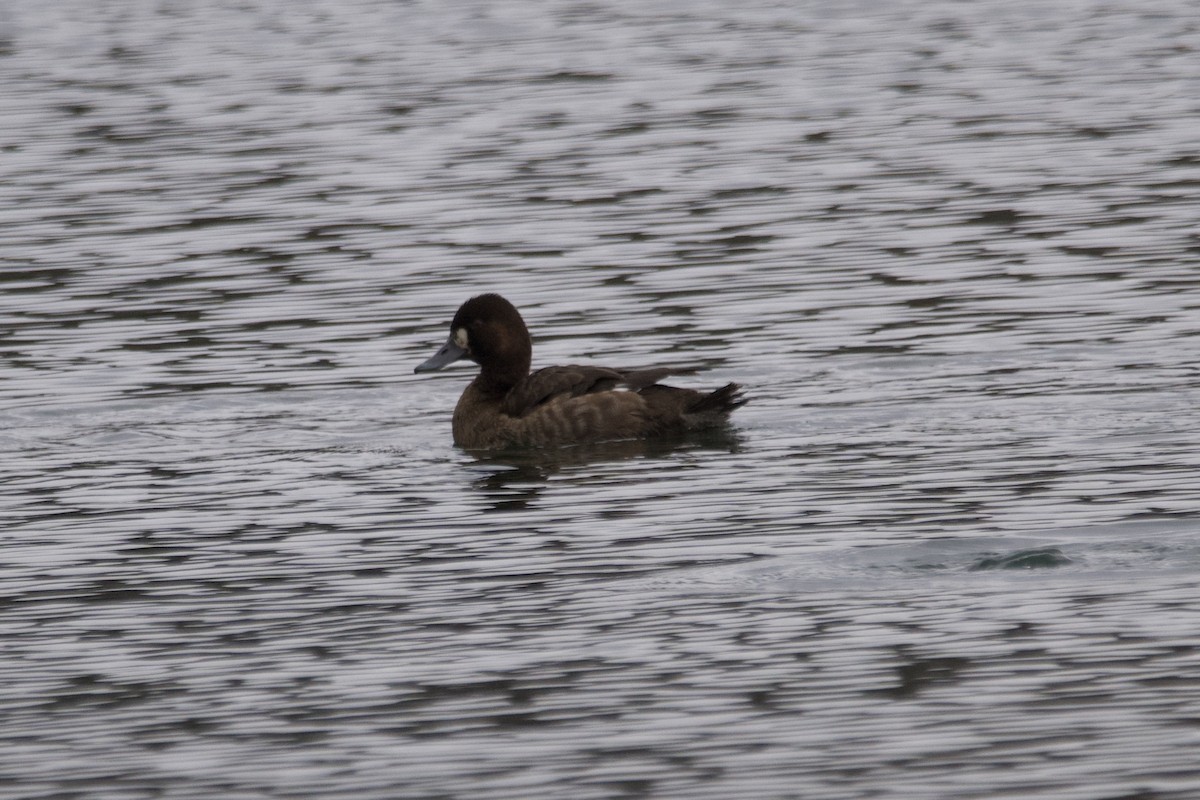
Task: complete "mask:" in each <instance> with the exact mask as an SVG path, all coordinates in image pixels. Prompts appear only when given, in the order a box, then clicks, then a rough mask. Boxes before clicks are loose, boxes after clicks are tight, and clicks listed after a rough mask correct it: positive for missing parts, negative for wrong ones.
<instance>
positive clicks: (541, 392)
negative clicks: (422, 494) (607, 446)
mask: <svg viewBox="0 0 1200 800" xmlns="http://www.w3.org/2000/svg"><path fill="white" fill-rule="evenodd" d="M532 355H533V342H532V340H531V339H530V337H529V330H528V329H527V328H526V327H525V321H524V320H523V319H521V314H520V313H519V312H518V311H517V309H516V308H515V307H513V304H512V303H510V302H508V301H507V300H505V299H504V298H503V297H501V296H500V295H498V294H481V295H479V296H478V297H473V298H471V299H470V300H468V301H467V302H465V303H463V304H462V307H461V308H459V309H458V313H457V314H455V315H454V320H453V321H452V322H451V323H450V338H449V339H448V340H447V342H446V344H444V345H442V348H441V349H440V350H438V351H437V353H435V354H434V355H433V357H432V358H430V359H429V360H428V361H425V362H424V363H423V364H421V365H420V366H418V367H417V368H416V369H415V370H414V372H432V371H434V370H438V369H441V368H442V367H444V366H446V365H447V364H450V363H453V362H455V361H457V360H459V359H460V358H467V359H470V360H471V361H474V362H475V363H476V364H478V365H479V366H480V370H479V375H478V376H477V377H476V378H475V380H473V381H471V384H470V385H469V386H467V389H466V391H464V392H463V395H462V397H461V398H459V400H458V405H457V406H455V407H454V418H453V423H452V427H453V429H454V443H455V444H456V445H458V446H459V447H464V448H467V449H485V448H496V447H513V446H515V447H545V446H556V445H569V444H579V443H583V442H598V441H605V440H610V439H633V438H638V437H645V436H656V435H660V434H670V433H682V432H685V431H693V430H700V429H703V428H713V427H718V426H721V425H724V424H725V423H726V421H727V420H728V419H729V414H730V412H732V411H733V410H734V409H735V408H737V407H738V406H740V405H742V404H743V403H745V402H746V399H745V398H744V397H743V396H742V394H741V388H740V387H739V386H738V385H737V384H736V383H728V384H726V385H724V386H722V387H721V388H720V389H717V390H716V391H713V392H698V391H695V390H693V389H677V388H675V387H673V386H664V385H662V384H660V383H658V381H659V380H661V379H662V378H665V377H666V376H668V375H677V374H680V373H686V372H691V371H693V370H680V369H670V368H662V369H638V370H622V369H607V368H605V367H589V366H568V367H545V368H543V369H539V370H538V371H537V372H533V373H530V371H529V365H530V361H531V358H532Z"/></svg>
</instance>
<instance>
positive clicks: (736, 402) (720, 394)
mask: <svg viewBox="0 0 1200 800" xmlns="http://www.w3.org/2000/svg"><path fill="white" fill-rule="evenodd" d="M748 399H749V398H747V397H746V395H744V394H743V393H742V387H741V386H739V385H737V384H736V383H727V384H725V385H724V386H722V387H721V388H720V389H717V390H716V391H714V392H710V393H709V394H706V395H704V396H703V397H701V398H700V399H699V400H697V401H695V402H694V403H692V404H691V405H690V406H688V408H687V410H686V411H685V412H684V413H683V419H684V422H685V423H686V424H687V427H688V428H689V429H691V430H697V429H699V428H710V427H713V426H715V425H720V424H722V423H724V422H725V420H727V419H729V415H730V414H732V413H733V410H734V409H735V408H740V407H741V406H744V405H746V402H747V400H748Z"/></svg>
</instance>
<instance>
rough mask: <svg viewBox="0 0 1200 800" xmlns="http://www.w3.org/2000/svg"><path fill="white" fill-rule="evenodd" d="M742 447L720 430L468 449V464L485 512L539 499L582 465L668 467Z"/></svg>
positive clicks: (583, 478)
mask: <svg viewBox="0 0 1200 800" xmlns="http://www.w3.org/2000/svg"><path fill="white" fill-rule="evenodd" d="M741 450H742V438H741V437H740V436H739V435H738V434H737V432H736V431H733V430H730V429H718V430H708V431H698V432H694V433H689V434H687V435H681V436H671V437H655V438H651V439H622V440H619V441H613V442H596V443H590V444H581V445H574V446H572V447H556V448H546V449H533V448H520V449H511V450H480V451H468V452H469V453H470V454H471V455H472V456H473V457H474V458H475V460H474V461H471V462H468V464H467V467H468V468H469V469H471V470H472V471H475V472H477V473H479V477H478V478H476V479H475V480H474V481H473V482H472V486H473V487H474V488H475V489H476V490H477V491H478V492H479V493H480V495H481V496H482V497H483V498H485V499H486V500H487V507H485V508H484V511H487V512H496V511H520V510H523V509H526V508H528V507H529V506H530V505H531V504H532V503H534V502H535V501H536V500H537V498H538V496H539V495H540V494H541V493H542V491H543V490H544V489H545V488H546V485H547V482H548V481H549V480H550V479H551V478H552V477H554V476H556V475H559V474H560V473H563V472H571V471H574V470H577V469H578V468H580V467H586V466H588V465H601V464H617V463H620V462H623V461H642V460H658V459H662V460H663V468H664V469H671V468H672V464H673V461H672V456H677V455H679V454H681V453H694V452H703V451H709V452H722V453H737V452H740V451H741ZM594 478H595V473H594V472H591V471H587V470H581V471H579V472H578V473H577V474H576V475H575V476H574V477H573V480H574V481H576V482H578V483H587V482H588V481H590V480H592V479H594Z"/></svg>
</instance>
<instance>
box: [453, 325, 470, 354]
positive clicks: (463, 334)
mask: <svg viewBox="0 0 1200 800" xmlns="http://www.w3.org/2000/svg"><path fill="white" fill-rule="evenodd" d="M454 343H455V344H456V345H458V346H459V347H461V348H462V349H463V350H466V349H467V329H466V328H456V329H455V331H454Z"/></svg>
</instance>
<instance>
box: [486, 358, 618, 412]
mask: <svg viewBox="0 0 1200 800" xmlns="http://www.w3.org/2000/svg"><path fill="white" fill-rule="evenodd" d="M621 383H622V375H621V372H620V371H619V370H615V369H607V368H605V367H583V366H568V367H545V368H544V369H539V370H538V371H537V372H533V373H530V375H529V377H527V378H525V380H523V381H521V382H520V383H518V384H517V385H516V386H514V387H513V388H512V389H510V390H509V392H508V394H507V395H505V397H504V405H503V406H502V407H501V410H502V411H503V412H504V413H505V414H508V415H510V416H514V417H520V416H524V415H525V414H528V413H529V412H530V411H532V410H533V409H535V408H537V407H538V406H540V405H542V404H543V403H548V402H550V401H551V400H553V399H554V398H556V397H564V396H565V397H578V396H579V395H581V394H591V393H592V392H607V391H611V390H613V389H615V388H617V386H618V385H620V384H621Z"/></svg>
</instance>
